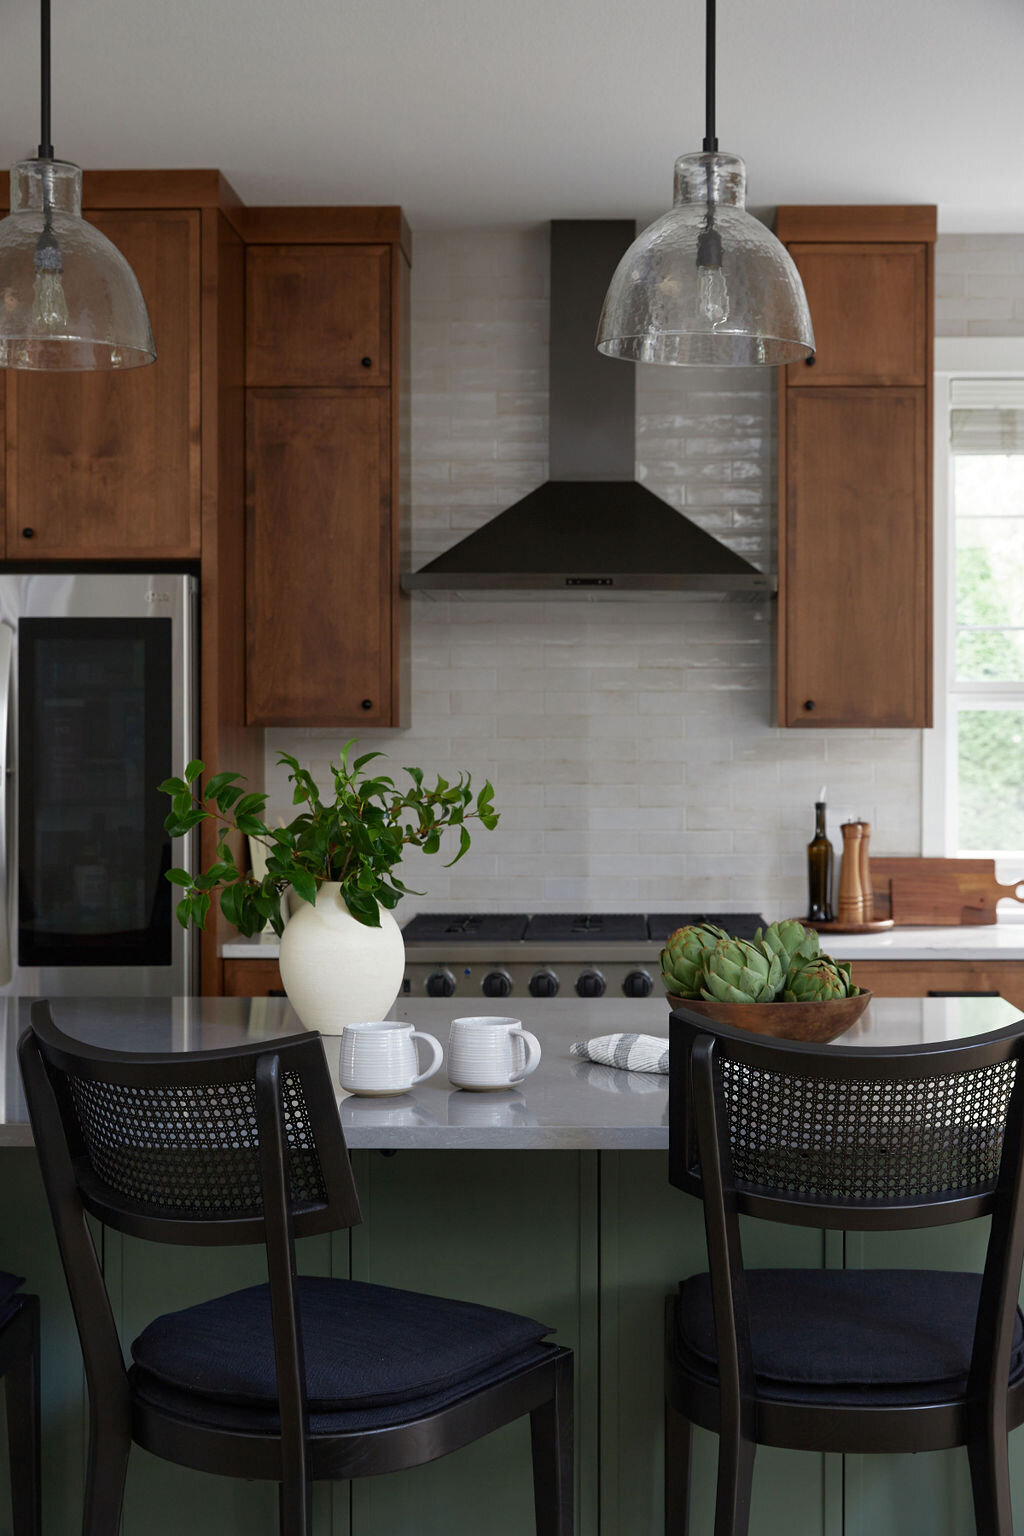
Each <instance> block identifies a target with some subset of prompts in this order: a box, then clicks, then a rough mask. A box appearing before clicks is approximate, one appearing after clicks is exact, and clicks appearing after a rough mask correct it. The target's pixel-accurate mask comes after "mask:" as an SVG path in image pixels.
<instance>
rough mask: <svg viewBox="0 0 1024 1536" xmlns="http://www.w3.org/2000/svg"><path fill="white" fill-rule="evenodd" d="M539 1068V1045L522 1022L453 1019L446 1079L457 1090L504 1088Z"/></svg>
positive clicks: (469, 1018)
mask: <svg viewBox="0 0 1024 1536" xmlns="http://www.w3.org/2000/svg"><path fill="white" fill-rule="evenodd" d="M539 1065H540V1041H539V1040H538V1039H537V1036H536V1035H531V1034H530V1031H529V1030H528V1029H524V1028H523V1021H522V1019H510V1018H508V1019H507V1018H499V1017H489V1016H486V1015H472V1016H470V1017H467V1018H461V1019H453V1020H452V1029H451V1035H450V1036H449V1040H448V1076H449V1078H450V1080H451V1081H452V1082H453V1083H454V1084H455V1086H456V1087H457V1088H474V1089H477V1090H478V1091H480V1090H486V1089H488V1088H491V1089H494V1088H508V1087H511V1086H512V1085H513V1084H515V1083H521V1082H522V1080H523V1078H524V1077H529V1075H530V1073H531V1072H534V1071H536V1069H537V1067H538V1066H539Z"/></svg>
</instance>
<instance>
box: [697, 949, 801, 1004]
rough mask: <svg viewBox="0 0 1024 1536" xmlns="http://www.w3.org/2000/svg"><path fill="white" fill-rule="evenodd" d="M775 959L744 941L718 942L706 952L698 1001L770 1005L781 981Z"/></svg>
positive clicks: (782, 976) (780, 969) (781, 976)
mask: <svg viewBox="0 0 1024 1536" xmlns="http://www.w3.org/2000/svg"><path fill="white" fill-rule="evenodd" d="M785 974H786V973H785V971H784V970H783V968H782V962H781V960H780V959H779V957H778V955H776V954H771V953H769V952H768V951H766V950H764V949H762V948H761V947H760V946H759V945H757V944H749V943H748V942H747V940H746V939H719V941H718V943H717V944H716V945H715V947H714V949H712V950H710V951H709V952H708V955H707V958H706V959H705V962H704V975H703V977H702V978H701V981H702V985H701V994H700V995H701V997H705V998H707V999H708V1001H709V1002H719V1003H771V1002H774V1000H775V998H776V997H777V995H778V993H779V991H780V989H781V987H782V984H783V979H784V977H785Z"/></svg>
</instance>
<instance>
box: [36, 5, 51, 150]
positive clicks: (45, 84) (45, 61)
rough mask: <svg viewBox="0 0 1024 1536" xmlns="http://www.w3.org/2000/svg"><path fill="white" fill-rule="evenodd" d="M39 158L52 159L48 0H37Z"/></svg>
mask: <svg viewBox="0 0 1024 1536" xmlns="http://www.w3.org/2000/svg"><path fill="white" fill-rule="evenodd" d="M39 14H40V40H39V77H40V78H39V118H40V129H39V158H40V160H52V159H53V144H52V143H51V141H50V0H39Z"/></svg>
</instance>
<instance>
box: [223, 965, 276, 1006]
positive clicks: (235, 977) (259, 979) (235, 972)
mask: <svg viewBox="0 0 1024 1536" xmlns="http://www.w3.org/2000/svg"><path fill="white" fill-rule="evenodd" d="M224 996H225V997H283V996H284V983H283V982H282V980H281V967H280V966H279V965H278V963H277V961H276V960H225V961H224Z"/></svg>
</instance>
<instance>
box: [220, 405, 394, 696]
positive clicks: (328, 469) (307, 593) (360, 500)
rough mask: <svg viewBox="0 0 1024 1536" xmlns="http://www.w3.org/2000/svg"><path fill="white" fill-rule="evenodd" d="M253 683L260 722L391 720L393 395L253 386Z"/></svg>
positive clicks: (249, 573) (249, 546) (249, 569)
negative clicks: (390, 414) (261, 388)
mask: <svg viewBox="0 0 1024 1536" xmlns="http://www.w3.org/2000/svg"><path fill="white" fill-rule="evenodd" d="M248 419H249V425H248V454H247V459H248V482H249V491H248V502H249V519H248V529H247V536H246V586H247V600H246V613H247V616H248V652H247V678H248V685H247V689H246V699H247V712H248V718H249V721H250V723H251V724H253V725H336V724H337V723H338V721H339V720H346V721H360V722H365V724H366V725H367V726H372V725H388V724H390V716H391V684H390V671H391V655H390V650H391V623H390V596H391V584H392V582H391V539H390V518H389V516H388V511H389V507H390V501H391V497H390V465H391V441H390V420H389V402H388V398H387V395H386V394H384V393H383V392H381V391H380V390H369V389H366V390H355V389H352V390H344V391H342V390H317V391H315V392H313V393H308V392H307V391H305V390H250V391H249V400H248Z"/></svg>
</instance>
